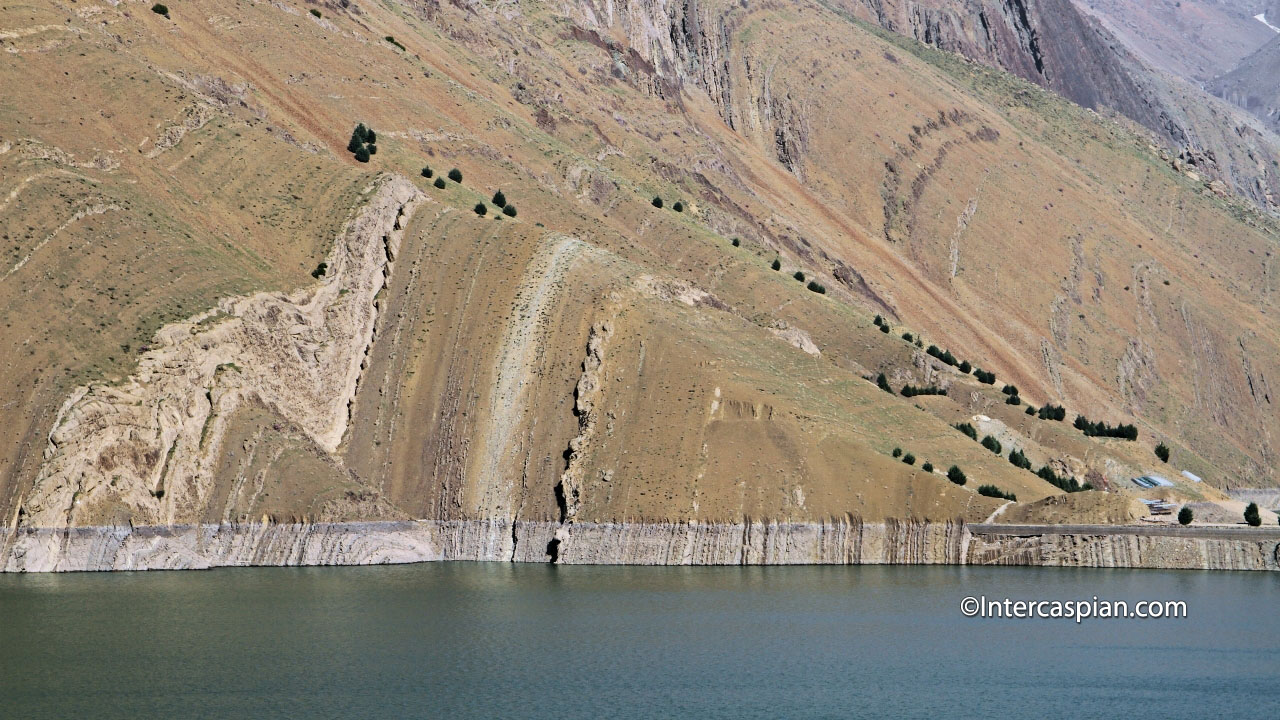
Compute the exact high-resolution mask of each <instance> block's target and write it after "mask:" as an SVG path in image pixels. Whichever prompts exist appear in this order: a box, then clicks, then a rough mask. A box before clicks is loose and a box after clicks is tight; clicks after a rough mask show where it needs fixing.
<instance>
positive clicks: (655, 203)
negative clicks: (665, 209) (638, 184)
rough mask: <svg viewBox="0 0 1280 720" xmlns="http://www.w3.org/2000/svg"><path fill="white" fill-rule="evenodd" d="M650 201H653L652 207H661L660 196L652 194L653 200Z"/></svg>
mask: <svg viewBox="0 0 1280 720" xmlns="http://www.w3.org/2000/svg"><path fill="white" fill-rule="evenodd" d="M652 202H653V206H654V207H656V208H661V207H662V198H660V197H658V196H657V195H654V196H653V200H652Z"/></svg>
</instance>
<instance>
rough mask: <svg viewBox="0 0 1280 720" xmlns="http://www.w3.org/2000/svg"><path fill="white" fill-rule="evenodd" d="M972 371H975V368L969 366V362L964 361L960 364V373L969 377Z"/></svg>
mask: <svg viewBox="0 0 1280 720" xmlns="http://www.w3.org/2000/svg"><path fill="white" fill-rule="evenodd" d="M972 371H973V366H972V365H970V364H969V361H968V360H964V361H962V362H961V363H960V372H962V373H964V374H965V375H968V374H969V373H970V372H972Z"/></svg>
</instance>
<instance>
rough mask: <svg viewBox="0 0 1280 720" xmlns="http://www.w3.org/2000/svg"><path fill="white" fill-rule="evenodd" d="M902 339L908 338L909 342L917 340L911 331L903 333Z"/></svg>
mask: <svg viewBox="0 0 1280 720" xmlns="http://www.w3.org/2000/svg"><path fill="white" fill-rule="evenodd" d="M902 339H903V340H906V341H907V342H911V341H912V340H915V337H914V336H912V335H911V333H909V332H904V333H902Z"/></svg>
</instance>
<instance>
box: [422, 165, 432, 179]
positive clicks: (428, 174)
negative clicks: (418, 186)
mask: <svg viewBox="0 0 1280 720" xmlns="http://www.w3.org/2000/svg"><path fill="white" fill-rule="evenodd" d="M432 175H435V172H433V171H432V170H431V168H429V167H424V168H422V177H424V178H429V177H431V176H432Z"/></svg>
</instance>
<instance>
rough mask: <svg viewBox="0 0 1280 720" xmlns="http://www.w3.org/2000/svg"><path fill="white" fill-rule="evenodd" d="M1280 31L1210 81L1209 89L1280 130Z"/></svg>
mask: <svg viewBox="0 0 1280 720" xmlns="http://www.w3.org/2000/svg"><path fill="white" fill-rule="evenodd" d="M1276 78H1280V34H1277V35H1276V36H1275V37H1274V38H1273V39H1272V40H1271V41H1270V42H1268V43H1267V44H1266V45H1264V46H1262V47H1261V48H1259V49H1258V51H1257V52H1255V53H1253V54H1252V55H1249V56H1248V57H1246V58H1244V59H1243V60H1241V61H1240V64H1239V65H1237V66H1236V67H1235V68H1233V69H1232V70H1231V71H1230V72H1227V73H1225V74H1223V75H1222V77H1219V78H1216V79H1215V80H1214V81H1213V82H1211V83H1209V86H1208V88H1209V91H1210V92H1212V93H1213V94H1215V95H1217V96H1218V97H1220V98H1222V99H1224V100H1227V101H1229V102H1233V103H1235V104H1236V105H1239V106H1240V107H1242V108H1244V109H1245V110H1248V111H1249V112H1251V113H1253V114H1254V115H1256V116H1258V118H1259V119H1261V120H1262V121H1263V122H1264V123H1265V124H1266V125H1267V127H1269V128H1270V129H1271V130H1272V131H1273V132H1280V82H1277V80H1276Z"/></svg>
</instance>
